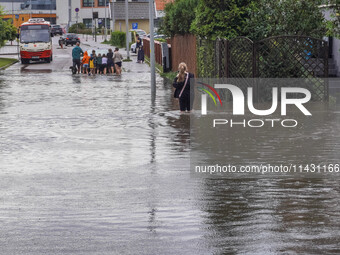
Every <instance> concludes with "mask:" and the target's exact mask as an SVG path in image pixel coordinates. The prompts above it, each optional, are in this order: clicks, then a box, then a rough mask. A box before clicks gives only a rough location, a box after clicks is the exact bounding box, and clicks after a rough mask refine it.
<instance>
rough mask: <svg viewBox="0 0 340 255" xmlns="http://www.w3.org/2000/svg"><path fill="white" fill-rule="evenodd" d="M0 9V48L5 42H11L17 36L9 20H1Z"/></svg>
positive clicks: (0, 11)
mask: <svg viewBox="0 0 340 255" xmlns="http://www.w3.org/2000/svg"><path fill="white" fill-rule="evenodd" d="M2 15H3V11H2V9H0V47H2V46H4V44H5V42H6V41H13V40H15V38H16V35H17V29H16V28H15V27H14V26H13V25H12V22H11V20H7V21H5V20H3V19H2V18H1V16H2Z"/></svg>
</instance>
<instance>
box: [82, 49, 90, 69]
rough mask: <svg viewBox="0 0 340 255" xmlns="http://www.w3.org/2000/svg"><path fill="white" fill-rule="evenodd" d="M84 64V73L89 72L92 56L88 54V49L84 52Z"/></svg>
mask: <svg viewBox="0 0 340 255" xmlns="http://www.w3.org/2000/svg"><path fill="white" fill-rule="evenodd" d="M82 64H83V72H84V74H87V73H88V71H89V70H88V69H89V64H90V56H89V55H88V54H87V51H85V52H84V57H83V59H82Z"/></svg>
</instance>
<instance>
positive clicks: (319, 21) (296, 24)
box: [244, 0, 326, 40]
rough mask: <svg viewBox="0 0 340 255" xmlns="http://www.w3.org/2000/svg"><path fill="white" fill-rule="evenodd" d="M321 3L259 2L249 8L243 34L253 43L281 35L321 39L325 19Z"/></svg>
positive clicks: (293, 0)
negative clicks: (253, 41)
mask: <svg viewBox="0 0 340 255" xmlns="http://www.w3.org/2000/svg"><path fill="white" fill-rule="evenodd" d="M320 4H322V0H282V1H272V0H258V1H253V2H252V4H251V5H249V7H248V16H249V18H247V21H246V26H245V28H244V33H245V34H246V35H247V36H248V37H250V38H251V39H253V40H261V39H264V38H267V37H270V36H279V35H306V36H312V37H317V38H322V37H323V36H324V35H325V34H326V20H325V18H324V15H323V13H322V9H321V8H320Z"/></svg>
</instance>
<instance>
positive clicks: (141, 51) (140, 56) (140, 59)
mask: <svg viewBox="0 0 340 255" xmlns="http://www.w3.org/2000/svg"><path fill="white" fill-rule="evenodd" d="M137 60H138V62H140V63H144V60H145V57H144V49H143V46H140V47H139V50H138V56H137Z"/></svg>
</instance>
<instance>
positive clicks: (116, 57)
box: [113, 48, 123, 75]
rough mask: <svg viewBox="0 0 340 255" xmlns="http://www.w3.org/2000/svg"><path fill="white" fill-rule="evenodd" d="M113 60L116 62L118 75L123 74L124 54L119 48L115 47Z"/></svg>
mask: <svg viewBox="0 0 340 255" xmlns="http://www.w3.org/2000/svg"><path fill="white" fill-rule="evenodd" d="M113 62H114V63H115V68H116V73H117V75H121V74H122V63H123V56H122V54H120V52H119V48H116V49H115V54H114V57H113Z"/></svg>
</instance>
